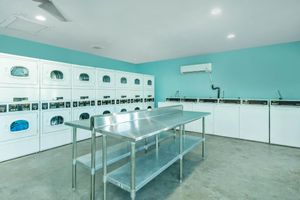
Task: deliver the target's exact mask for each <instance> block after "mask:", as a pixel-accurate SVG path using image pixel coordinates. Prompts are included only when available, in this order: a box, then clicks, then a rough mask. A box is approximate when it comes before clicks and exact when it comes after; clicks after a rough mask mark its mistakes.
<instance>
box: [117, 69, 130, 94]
mask: <svg viewBox="0 0 300 200" xmlns="http://www.w3.org/2000/svg"><path fill="white" fill-rule="evenodd" d="M132 83H133V81H132V76H131V74H130V73H129V72H119V71H117V72H116V88H117V89H119V90H122V89H123V90H124V89H127V90H128V89H132V86H133V84H132Z"/></svg>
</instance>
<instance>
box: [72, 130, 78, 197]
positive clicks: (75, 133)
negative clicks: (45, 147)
mask: <svg viewBox="0 0 300 200" xmlns="http://www.w3.org/2000/svg"><path fill="white" fill-rule="evenodd" d="M76 161H77V128H75V127H74V128H73V143H72V189H73V190H74V191H75V190H76V182H77V180H76V179H77V178H76V164H77V163H76Z"/></svg>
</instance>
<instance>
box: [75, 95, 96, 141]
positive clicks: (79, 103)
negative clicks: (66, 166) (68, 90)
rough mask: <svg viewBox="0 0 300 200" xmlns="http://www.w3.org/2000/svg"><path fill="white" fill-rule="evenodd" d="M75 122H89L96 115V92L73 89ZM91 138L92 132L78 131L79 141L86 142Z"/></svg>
mask: <svg viewBox="0 0 300 200" xmlns="http://www.w3.org/2000/svg"><path fill="white" fill-rule="evenodd" d="M72 100H73V103H72V105H73V109H72V116H73V117H72V118H73V120H88V119H90V117H92V116H93V115H95V105H96V90H93V89H73V91H72ZM90 137H91V131H87V130H83V129H77V140H78V141H80V140H85V139H87V138H90Z"/></svg>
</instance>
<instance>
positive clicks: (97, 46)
mask: <svg viewBox="0 0 300 200" xmlns="http://www.w3.org/2000/svg"><path fill="white" fill-rule="evenodd" d="M92 48H93V49H97V50H99V49H102V47H100V46H99V45H93V46H92Z"/></svg>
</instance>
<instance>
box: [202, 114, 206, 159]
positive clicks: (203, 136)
mask: <svg viewBox="0 0 300 200" xmlns="http://www.w3.org/2000/svg"><path fill="white" fill-rule="evenodd" d="M204 157H205V117H203V118H202V158H203V159H204Z"/></svg>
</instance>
